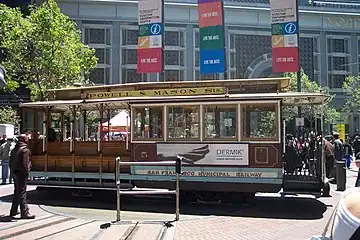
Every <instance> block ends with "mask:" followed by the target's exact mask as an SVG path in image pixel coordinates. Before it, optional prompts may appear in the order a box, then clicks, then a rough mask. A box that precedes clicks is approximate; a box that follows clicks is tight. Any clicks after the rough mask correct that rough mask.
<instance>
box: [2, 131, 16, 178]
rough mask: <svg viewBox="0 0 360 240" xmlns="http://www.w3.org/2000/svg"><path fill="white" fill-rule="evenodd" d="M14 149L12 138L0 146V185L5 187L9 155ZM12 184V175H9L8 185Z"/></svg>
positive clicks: (7, 176)
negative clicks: (0, 167) (0, 178)
mask: <svg viewBox="0 0 360 240" xmlns="http://www.w3.org/2000/svg"><path fill="white" fill-rule="evenodd" d="M14 147H15V143H14V141H13V139H12V137H9V138H7V139H6V142H5V143H3V144H2V145H1V146H0V160H1V166H2V171H1V175H2V176H1V177H2V184H3V185H5V184H6V181H7V179H8V178H9V160H10V153H11V150H12V149H13V148H14ZM11 182H12V174H11V173H10V178H9V183H11Z"/></svg>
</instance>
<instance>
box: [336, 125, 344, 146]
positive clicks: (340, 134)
mask: <svg viewBox="0 0 360 240" xmlns="http://www.w3.org/2000/svg"><path fill="white" fill-rule="evenodd" d="M336 130H337V131H338V132H339V138H340V139H342V140H343V141H344V142H345V140H346V139H345V124H336Z"/></svg>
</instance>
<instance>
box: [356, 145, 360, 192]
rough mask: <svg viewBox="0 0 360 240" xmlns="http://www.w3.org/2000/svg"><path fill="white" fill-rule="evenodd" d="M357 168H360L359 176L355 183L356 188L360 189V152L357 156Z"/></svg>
mask: <svg viewBox="0 0 360 240" xmlns="http://www.w3.org/2000/svg"><path fill="white" fill-rule="evenodd" d="M355 163H356V166H357V167H358V168H359V170H358V175H357V178H356V182H355V187H360V152H359V153H358V154H356V156H355Z"/></svg>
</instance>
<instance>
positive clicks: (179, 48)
mask: <svg viewBox="0 0 360 240" xmlns="http://www.w3.org/2000/svg"><path fill="white" fill-rule="evenodd" d="M164 41H165V52H164V61H165V76H164V78H165V79H164V80H165V81H183V80H185V78H184V77H185V62H186V54H185V45H186V41H185V28H171V27H168V28H166V31H165V37H164Z"/></svg>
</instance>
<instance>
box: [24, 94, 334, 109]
mask: <svg viewBox="0 0 360 240" xmlns="http://www.w3.org/2000/svg"><path fill="white" fill-rule="evenodd" d="M266 100H282V102H283V104H284V105H292V106H297V105H321V104H324V103H327V102H328V101H329V100H330V97H329V96H328V95H325V94H324V93H321V92H318V93H304V92H281V93H262V94H258V93H257V94H253V93H250V94H222V95H198V96H167V97H147V96H145V97H118V98H107V99H83V100H56V101H43V102H29V103H22V104H20V107H23V108H46V107H51V108H52V109H53V110H54V111H66V110H69V108H70V107H74V106H79V107H81V109H87V110H95V109H99V107H100V105H101V104H104V105H105V106H106V108H112V109H117V108H128V107H129V105H132V104H150V103H153V104H154V103H156V104H171V103H182V102H183V103H194V104H196V103H197V104H200V103H201V102H206V103H210V102H221V103H224V104H225V103H226V102H234V101H239V102H241V101H259V102H260V103H263V102H264V101H266Z"/></svg>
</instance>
